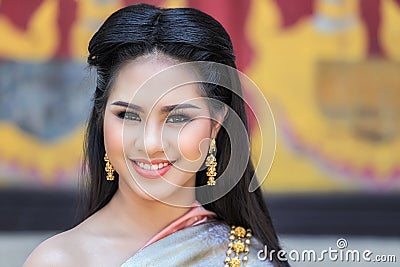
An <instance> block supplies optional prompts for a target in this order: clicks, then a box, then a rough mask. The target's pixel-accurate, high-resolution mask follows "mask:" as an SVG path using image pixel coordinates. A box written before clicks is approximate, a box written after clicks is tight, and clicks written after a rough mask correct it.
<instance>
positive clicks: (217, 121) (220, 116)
mask: <svg viewBox="0 0 400 267" xmlns="http://www.w3.org/2000/svg"><path fill="white" fill-rule="evenodd" d="M227 113H228V109H227V107H226V106H225V105H224V107H223V110H221V111H219V112H217V114H216V115H215V117H214V118H213V120H212V122H211V137H212V138H216V137H217V134H218V132H219V130H220V129H221V126H222V125H223V123H224V120H225V118H226V115H227Z"/></svg>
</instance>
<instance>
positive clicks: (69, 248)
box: [23, 227, 83, 267]
mask: <svg viewBox="0 0 400 267" xmlns="http://www.w3.org/2000/svg"><path fill="white" fill-rule="evenodd" d="M79 232H80V229H79V228H78V227H75V228H72V229H71V230H68V231H66V232H63V233H60V234H57V235H55V236H53V237H50V238H49V239H47V240H45V241H43V242H42V243H41V244H40V245H39V246H38V247H36V248H35V249H34V250H33V251H32V253H31V254H30V255H29V257H28V259H27V260H26V261H25V263H24V265H23V267H36V266H43V267H46V266H60V267H64V266H78V265H79V264H77V262H82V260H83V259H82V258H81V257H82V255H79V251H80V246H81V245H80V244H81V243H82V242H80V241H81V240H80V239H81V237H80V236H81V235H80V234H79Z"/></svg>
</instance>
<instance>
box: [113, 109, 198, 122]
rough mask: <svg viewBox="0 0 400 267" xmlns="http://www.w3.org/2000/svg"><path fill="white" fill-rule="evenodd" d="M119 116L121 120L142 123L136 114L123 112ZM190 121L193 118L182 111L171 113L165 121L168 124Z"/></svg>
mask: <svg viewBox="0 0 400 267" xmlns="http://www.w3.org/2000/svg"><path fill="white" fill-rule="evenodd" d="M117 116H118V118H120V119H125V120H131V121H139V122H140V121H142V120H141V119H140V116H139V115H138V114H137V113H134V112H127V111H122V112H120V113H118V114H117ZM190 120H191V118H190V117H189V116H187V115H185V114H184V113H183V112H182V111H176V112H171V113H170V114H169V115H168V117H167V118H166V119H165V121H166V122H167V123H185V122H188V121H190Z"/></svg>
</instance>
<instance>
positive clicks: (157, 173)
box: [130, 159, 175, 179]
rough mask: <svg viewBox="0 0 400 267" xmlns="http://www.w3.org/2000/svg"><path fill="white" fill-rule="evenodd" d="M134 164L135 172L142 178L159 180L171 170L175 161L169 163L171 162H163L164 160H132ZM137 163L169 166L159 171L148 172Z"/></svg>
mask: <svg viewBox="0 0 400 267" xmlns="http://www.w3.org/2000/svg"><path fill="white" fill-rule="evenodd" d="M130 161H131V163H132V166H133V168H134V169H135V171H136V172H137V173H138V174H139V175H140V176H142V177H144V178H149V179H157V178H161V176H163V175H165V174H166V173H167V172H168V171H169V170H170V169H171V168H172V166H173V165H172V164H173V163H174V162H175V161H172V162H171V161H169V160H163V159H155V160H151V161H148V160H145V159H134V160H130ZM137 162H141V163H144V164H152V165H155V164H160V163H168V165H167V166H165V167H163V168H161V169H158V170H146V169H143V168H142V167H140V166H139V165H138V164H137Z"/></svg>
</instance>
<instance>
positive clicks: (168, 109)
mask: <svg viewBox="0 0 400 267" xmlns="http://www.w3.org/2000/svg"><path fill="white" fill-rule="evenodd" d="M112 105H115V106H122V107H126V108H130V109H133V110H137V111H139V112H144V110H143V108H142V107H140V106H138V105H135V104H132V103H127V102H123V101H116V102H114V103H112ZM185 108H195V109H201V108H200V107H198V106H195V105H192V104H187V103H184V104H177V105H170V106H165V107H162V109H161V112H162V113H168V112H171V111H172V110H175V109H185Z"/></svg>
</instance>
